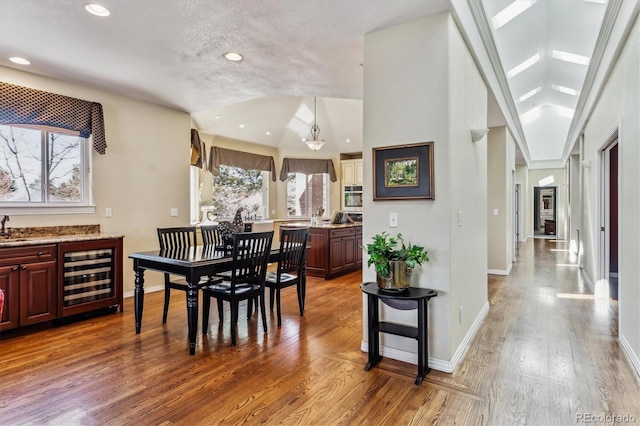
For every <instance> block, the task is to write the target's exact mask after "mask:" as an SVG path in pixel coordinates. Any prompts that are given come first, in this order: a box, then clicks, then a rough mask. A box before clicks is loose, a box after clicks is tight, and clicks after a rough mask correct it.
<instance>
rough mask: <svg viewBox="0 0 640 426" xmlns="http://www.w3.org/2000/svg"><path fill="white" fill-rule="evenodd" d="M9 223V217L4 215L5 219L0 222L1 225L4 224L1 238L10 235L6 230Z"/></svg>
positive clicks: (0, 231)
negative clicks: (6, 224) (6, 223)
mask: <svg viewBox="0 0 640 426" xmlns="http://www.w3.org/2000/svg"><path fill="white" fill-rule="evenodd" d="M8 221H9V216H8V215H6V214H5V215H4V217H3V218H2V220H0V223H2V229H0V236H1V237H6V236H8V235H9V234H8V233H7V231H6V230H5V227H4V224H5V222H8Z"/></svg>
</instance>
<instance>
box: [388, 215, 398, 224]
mask: <svg viewBox="0 0 640 426" xmlns="http://www.w3.org/2000/svg"><path fill="white" fill-rule="evenodd" d="M389 227H390V228H397V227H398V213H389Z"/></svg>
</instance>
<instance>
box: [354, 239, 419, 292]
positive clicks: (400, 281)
mask: <svg viewBox="0 0 640 426" xmlns="http://www.w3.org/2000/svg"><path fill="white" fill-rule="evenodd" d="M362 248H363V249H364V250H365V252H366V253H367V254H368V255H369V260H368V261H367V266H371V265H374V267H375V270H376V275H377V282H378V287H379V288H380V289H381V290H383V291H393V292H398V291H403V290H405V289H406V288H407V287H409V279H410V277H411V272H412V270H413V268H415V267H416V265H422V264H423V263H424V262H427V261H429V256H428V253H427V251H426V250H425V249H424V247H420V246H417V245H414V244H412V243H405V241H404V239H403V238H402V234H398V236H397V237H393V236H390V235H389V234H387V233H386V232H382V233H380V234H376V235H374V236H373V243H371V244H367V245H366V246H363V247H362Z"/></svg>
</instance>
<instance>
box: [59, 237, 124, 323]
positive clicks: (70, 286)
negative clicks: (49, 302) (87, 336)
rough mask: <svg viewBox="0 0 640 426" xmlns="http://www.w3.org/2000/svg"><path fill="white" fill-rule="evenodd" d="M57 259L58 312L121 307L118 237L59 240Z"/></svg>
mask: <svg viewBox="0 0 640 426" xmlns="http://www.w3.org/2000/svg"><path fill="white" fill-rule="evenodd" d="M58 262H59V265H58V271H59V272H58V290H59V297H58V300H59V314H60V315H59V316H61V317H66V316H70V315H75V314H79V313H83V312H88V311H93V310H96V309H100V308H108V307H117V308H118V309H119V310H120V311H122V239H104V240H94V241H82V242H73V243H60V244H58ZM60 262H61V263H62V264H60Z"/></svg>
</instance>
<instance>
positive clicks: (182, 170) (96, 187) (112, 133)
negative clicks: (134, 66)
mask: <svg viewBox="0 0 640 426" xmlns="http://www.w3.org/2000/svg"><path fill="white" fill-rule="evenodd" d="M0 80H2V81H4V82H8V83H12V84H17V85H21V86H25V87H31V88H34V89H39V90H44V91H48V92H53V93H57V94H60V95H65V96H71V97H76V98H80V99H84V100H87V101H93V102H99V103H101V104H102V107H103V110H104V120H105V132H106V138H107V153H106V154H105V155H99V154H97V153H96V152H94V151H92V161H93V194H94V198H95V205H96V211H95V213H93V214H66V215H57V214H50V215H41V214H40V215H25V216H17V215H12V216H11V222H10V224H11V226H12V227H27V226H59V225H83V224H99V225H100V227H101V230H102V232H103V233H109V234H123V235H125V238H124V255H125V259H124V289H125V292H126V291H131V290H133V280H134V275H133V265H132V262H131V261H130V260H129V259H128V258H127V255H128V254H129V253H131V252H134V251H144V250H154V249H157V248H158V237H157V234H156V227H160V226H180V225H186V224H188V223H189V160H190V118H189V114H186V113H184V112H180V111H175V110H172V109H168V108H164V107H160V106H157V105H152V104H148V103H144V102H140V101H137V100H133V99H129V98H125V97H123V96H119V95H114V94H111V93H108V92H105V91H102V90H98V89H94V88H91V87H88V86H82V85H79V84H72V83H67V82H63V81H59V80H54V79H50V78H45V77H41V76H37V75H35V74H29V73H25V72H20V71H16V70H12V69H9V68H2V67H0ZM107 207H110V208H111V209H112V211H113V217H111V218H107V217H105V215H104V213H105V209H106V208H107ZM171 208H178V211H179V216H178V217H171V216H170V215H169V212H170V210H171ZM161 278H162V277H161V275H160V274H157V273H151V272H150V273H147V274H146V275H145V279H146V285H148V286H153V285H158V284H159V283H161Z"/></svg>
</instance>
